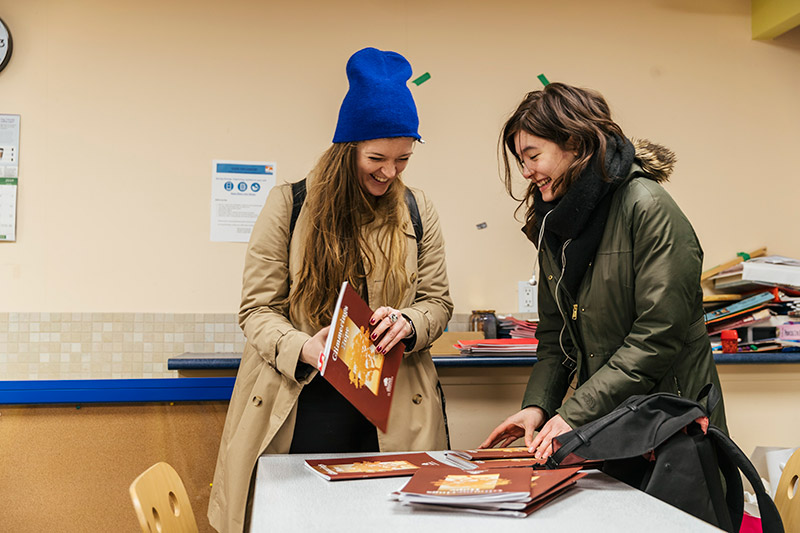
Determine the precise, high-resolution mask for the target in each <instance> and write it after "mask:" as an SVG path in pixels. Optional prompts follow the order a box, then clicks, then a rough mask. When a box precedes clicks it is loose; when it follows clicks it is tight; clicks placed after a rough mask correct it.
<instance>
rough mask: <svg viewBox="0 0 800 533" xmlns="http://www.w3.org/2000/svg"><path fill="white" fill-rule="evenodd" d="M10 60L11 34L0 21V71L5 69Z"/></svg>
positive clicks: (0, 20)
mask: <svg viewBox="0 0 800 533" xmlns="http://www.w3.org/2000/svg"><path fill="white" fill-rule="evenodd" d="M9 59H11V32H9V31H8V27H7V26H6V24H5V22H3V19H0V70H3V69H4V68H6V65H8V60H9Z"/></svg>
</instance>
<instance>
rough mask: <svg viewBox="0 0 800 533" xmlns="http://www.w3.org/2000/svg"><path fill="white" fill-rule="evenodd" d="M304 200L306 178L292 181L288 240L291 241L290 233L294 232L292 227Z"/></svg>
mask: <svg viewBox="0 0 800 533" xmlns="http://www.w3.org/2000/svg"><path fill="white" fill-rule="evenodd" d="M305 201H306V180H305V178H303V179H301V180H300V181H296V182H294V183H292V218H291V219H290V221H289V242H291V241H292V233H294V227H295V226H296V225H297V217H299V216H300V209H302V208H303V202H305Z"/></svg>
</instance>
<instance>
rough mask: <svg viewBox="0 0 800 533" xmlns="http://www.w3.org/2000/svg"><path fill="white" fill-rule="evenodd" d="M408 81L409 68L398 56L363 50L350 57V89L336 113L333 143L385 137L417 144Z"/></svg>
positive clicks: (415, 124)
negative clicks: (409, 138)
mask: <svg viewBox="0 0 800 533" xmlns="http://www.w3.org/2000/svg"><path fill="white" fill-rule="evenodd" d="M409 78H411V64H410V63H409V62H408V60H406V58H404V57H403V56H401V55H400V54H398V53H397V52H384V51H382V50H377V49H375V48H364V49H363V50H359V51H358V52H356V53H355V54H353V55H352V56H350V59H349V60H348V61H347V79H348V81H349V82H350V89H349V90H348V91H347V94H346V95H345V97H344V101H343V102H342V107H341V108H340V109H339V121H338V122H337V124H336V132H335V133H334V134H333V142H335V143H342V142H351V141H366V140H369V139H383V138H387V137H413V138H415V139H417V140H419V139H420V136H419V133H418V132H417V128H418V127H419V117H417V106H416V105H415V104H414V98H413V97H412V96H411V91H410V90H409V89H408V85H407V82H408V79H409Z"/></svg>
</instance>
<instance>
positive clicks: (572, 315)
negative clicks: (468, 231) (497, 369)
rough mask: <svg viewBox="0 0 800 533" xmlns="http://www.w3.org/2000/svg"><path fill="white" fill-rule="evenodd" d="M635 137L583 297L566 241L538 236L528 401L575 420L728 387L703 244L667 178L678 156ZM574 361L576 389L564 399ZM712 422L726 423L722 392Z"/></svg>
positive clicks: (577, 423) (578, 422) (580, 422)
mask: <svg viewBox="0 0 800 533" xmlns="http://www.w3.org/2000/svg"><path fill="white" fill-rule="evenodd" d="M635 145H636V156H635V157H636V158H635V161H634V163H633V165H632V166H631V169H630V171H629V173H628V176H627V177H626V178H625V179H624V180H623V182H622V184H621V185H620V186H619V187H618V188H617V189H616V190H615V191H614V192H613V197H612V200H611V209H610V212H609V215H608V219H607V222H606V226H605V230H604V233H603V236H602V238H601V240H600V244H599V247H598V250H597V254H596V256H595V258H594V259H593V260H592V261H591V262H590V263H589V267H588V269H587V271H586V273H585V274H584V276H583V279H582V281H581V283H580V287H579V290H578V292H577V297H573V296H572V295H570V294H569V292H568V291H566V290H565V288H564V287H563V285H561V284H560V283H559V281H560V279H561V275H562V269H561V267H560V266H559V265H560V263H559V261H557V258H556V255H555V254H559V255H560V254H561V250H553V249H550V247H549V246H548V244H547V239H542V242H541V243H540V245H539V259H538V260H539V266H540V274H539V280H540V281H539V290H538V298H539V299H538V304H539V326H538V330H537V332H536V337H537V338H538V340H539V347H538V353H537V358H538V362H537V363H536V364H535V365H534V367H533V370H532V372H531V376H530V379H529V381H528V386H527V389H526V392H525V397H524V400H523V404H522V407H523V408H525V407H529V406H534V405H535V406H539V407H541V408H542V409H544V411H545V412H546V413H547V415H548V417H552V416H554V415H555V414H560V415H561V417H562V418H563V419H564V420H565V421H566V422H567V423H568V424H569V425H570V426H572V427H573V428H575V427H578V426H581V425H583V424H585V423H587V422H590V421H592V420H595V419H597V418H599V417H601V416H603V415H605V414H607V413H609V412H610V411H612V410H613V409H614V408H615V407H616V406H617V405H619V404H620V403H621V402H622V401H624V400H625V399H626V398H628V397H629V396H632V395H636V394H649V393H654V392H671V393H674V394H678V395H681V396H685V397H688V398H692V399H694V398H696V397H697V394H698V392H699V391H700V389H701V388H702V387H703V386H704V385H705V384H706V383H713V384H714V385H715V386H716V387H719V386H720V385H719V377H718V375H717V369H716V366H715V363H714V359H713V357H712V355H711V345H710V343H709V339H708V334H707V332H706V327H705V322H704V320H703V306H702V298H703V292H702V288H701V286H700V273H701V269H702V262H703V251H702V249H701V247H700V243H699V241H698V239H697V236H696V235H695V233H694V230H693V229H692V225H691V224H690V223H689V220H688V219H687V218H686V216H685V215H684V214H683V213H682V212H681V210H680V208H679V207H678V206H677V204H676V203H675V201H674V200H673V199H672V197H671V196H670V195H669V194H668V193H667V192H666V191H665V190H664V188H663V187H662V186H661V184H660V183H661V182H663V181H666V180H667V179H668V177H669V175H670V173H671V171H672V162H673V161H674V155H673V154H672V153H671V152H670V151H669V150H667V149H666V148H664V147H662V146H658V145H654V144H652V143H648V142H646V141H640V142H637V143H635ZM545 225H546V220H545ZM567 245H569V242H568V243H567ZM570 366H572V368H574V371H575V373H576V375H577V380H576V389H575V391H574V393H573V394H572V395H571V396H570V397H569V398H568V399H567V400H564V397H565V395H566V393H567V391H568V388H569V385H570V383H571V381H572V378H573V374H572V369H571V368H570ZM720 390H721V389H720ZM562 402H563V403H562ZM711 423H713V424H715V425H716V426H718V427H720V428H722V429H723V430H725V431H727V425H726V423H725V411H724V406H723V402H722V401H720V402H719V404H718V405H717V407H716V409H715V410H714V412H713V413H712V414H711Z"/></svg>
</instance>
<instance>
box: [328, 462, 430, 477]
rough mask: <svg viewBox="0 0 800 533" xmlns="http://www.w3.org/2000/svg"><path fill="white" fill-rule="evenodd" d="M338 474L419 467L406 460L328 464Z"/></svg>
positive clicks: (414, 468) (392, 470) (391, 470)
mask: <svg viewBox="0 0 800 533" xmlns="http://www.w3.org/2000/svg"><path fill="white" fill-rule="evenodd" d="M330 468H332V469H333V470H334V471H336V472H338V473H339V474H353V473H359V474H360V473H373V472H394V471H396V470H416V469H417V468H419V467H418V466H416V465H413V464H411V463H409V462H408V461H360V462H358V463H349V464H343V465H330Z"/></svg>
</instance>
